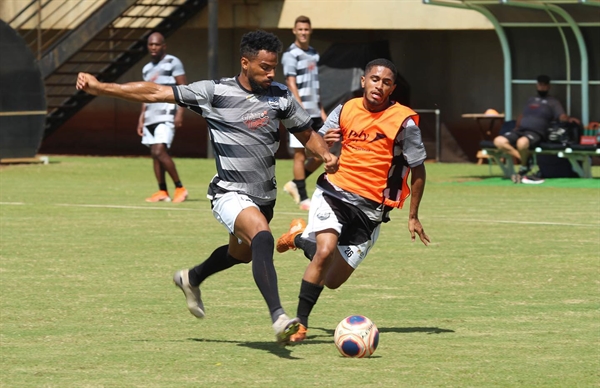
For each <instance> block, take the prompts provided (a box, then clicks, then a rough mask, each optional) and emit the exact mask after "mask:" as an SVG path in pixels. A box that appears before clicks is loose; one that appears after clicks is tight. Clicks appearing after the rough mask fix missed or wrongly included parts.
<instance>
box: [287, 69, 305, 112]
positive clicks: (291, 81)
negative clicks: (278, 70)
mask: <svg viewBox="0 0 600 388" xmlns="http://www.w3.org/2000/svg"><path fill="white" fill-rule="evenodd" d="M285 84H286V86H287V87H288V89H290V92H292V94H293V95H294V97H296V101H298V103H299V104H300V106H301V107H303V108H304V105H302V98H300V93H299V92H298V86H297V85H296V77H295V76H293V75H289V76H287V77H286V78H285Z"/></svg>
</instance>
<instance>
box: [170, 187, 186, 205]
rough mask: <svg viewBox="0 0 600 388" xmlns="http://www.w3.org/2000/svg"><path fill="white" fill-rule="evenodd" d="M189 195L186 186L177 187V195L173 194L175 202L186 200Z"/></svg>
mask: <svg viewBox="0 0 600 388" xmlns="http://www.w3.org/2000/svg"><path fill="white" fill-rule="evenodd" d="M187 196H188V191H187V190H186V189H185V188H184V187H177V188H176V189H175V195H174V196H173V202H174V203H179V202H183V201H185V199H186V198H187Z"/></svg>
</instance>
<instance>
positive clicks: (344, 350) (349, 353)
mask: <svg viewBox="0 0 600 388" xmlns="http://www.w3.org/2000/svg"><path fill="white" fill-rule="evenodd" d="M333 337H334V340H335V346H336V347H337V348H338V350H339V351H340V353H341V354H342V356H344V357H356V358H363V357H369V356H370V355H371V354H373V353H374V352H375V349H377V345H378V344H379V330H377V326H375V324H374V323H373V322H372V321H371V320H370V319H369V318H367V317H365V316H362V315H351V316H349V317H347V318H344V319H342V321H341V322H340V323H339V324H338V325H337V327H336V328H335V334H334V336H333Z"/></svg>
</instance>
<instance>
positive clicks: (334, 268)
mask: <svg viewBox="0 0 600 388" xmlns="http://www.w3.org/2000/svg"><path fill="white" fill-rule="evenodd" d="M375 225H376V226H375ZM380 229H381V224H374V223H370V222H367V221H365V222H360V221H357V222H353V223H352V225H350V226H349V227H348V228H346V229H344V231H343V234H342V236H340V241H339V243H338V247H337V248H338V249H337V250H336V251H335V252H334V255H333V260H332V262H331V265H330V266H329V270H328V271H327V275H326V277H325V283H324V284H325V286H326V287H327V288H330V289H336V288H339V287H340V286H341V285H342V284H344V283H346V280H348V278H350V276H351V275H352V273H353V272H354V270H355V269H356V268H358V266H359V265H360V263H362V262H363V260H364V259H365V258H366V257H367V255H368V254H369V252H370V251H371V248H373V246H374V245H375V242H377V238H378V237H379V231H380Z"/></svg>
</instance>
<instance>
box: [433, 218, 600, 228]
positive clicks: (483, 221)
mask: <svg viewBox="0 0 600 388" xmlns="http://www.w3.org/2000/svg"><path fill="white" fill-rule="evenodd" d="M430 218H431V219H445V220H451V221H452V222H457V221H458V222H477V223H488V224H517V225H550V226H585V227H587V226H597V225H600V223H594V224H573V223H569V222H549V221H506V220H477V219H469V218H466V219H465V218H462V219H461V218H458V219H457V218H451V217H449V218H446V217H430Z"/></svg>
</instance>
